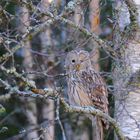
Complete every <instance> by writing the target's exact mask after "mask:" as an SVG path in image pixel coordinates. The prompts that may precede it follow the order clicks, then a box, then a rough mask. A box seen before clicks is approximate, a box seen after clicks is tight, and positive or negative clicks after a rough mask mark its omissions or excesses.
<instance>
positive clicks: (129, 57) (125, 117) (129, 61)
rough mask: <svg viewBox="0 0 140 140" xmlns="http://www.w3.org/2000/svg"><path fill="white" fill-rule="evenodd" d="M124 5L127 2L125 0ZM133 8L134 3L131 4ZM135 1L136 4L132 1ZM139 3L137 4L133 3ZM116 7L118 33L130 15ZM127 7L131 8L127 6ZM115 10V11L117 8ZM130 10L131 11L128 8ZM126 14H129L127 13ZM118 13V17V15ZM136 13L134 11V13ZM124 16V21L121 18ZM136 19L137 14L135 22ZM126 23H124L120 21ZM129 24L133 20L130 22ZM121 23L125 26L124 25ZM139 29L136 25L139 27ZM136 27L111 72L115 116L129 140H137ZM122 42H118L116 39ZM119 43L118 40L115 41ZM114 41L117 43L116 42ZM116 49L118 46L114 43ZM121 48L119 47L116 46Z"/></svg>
mask: <svg viewBox="0 0 140 140" xmlns="http://www.w3.org/2000/svg"><path fill="white" fill-rule="evenodd" d="M127 2H128V1H127ZM131 2H132V3H131V4H133V5H135V3H134V2H133V1H131ZM135 2H136V1H135ZM137 2H139V1H137ZM117 4H119V5H118V7H119V9H120V10H121V12H119V13H118V15H119V23H118V25H119V28H120V31H124V28H125V27H126V25H129V23H130V19H131V13H130V11H129V10H128V5H127V6H126V4H124V3H123V4H122V3H120V1H119V3H117ZM131 4H130V6H133V5H131ZM118 7H117V8H118ZM129 8H130V7H129ZM138 8H139V7H138ZM131 10H132V8H131ZM138 10H139V9H138ZM128 11H129V12H128ZM120 14H121V15H120ZM135 14H136V12H135ZM124 17H125V19H124ZM138 20H139V14H138V17H137V21H136V22H138ZM122 21H126V22H124V23H123V22H122ZM131 23H132V24H133V21H132V20H131ZM124 24H125V25H124ZM139 27H140V26H139ZM139 27H138V26H137V27H136V28H135V31H133V34H132V36H131V37H129V39H128V40H127V43H125V46H126V47H125V50H123V49H122V48H120V49H121V50H122V52H123V53H122V54H121V57H122V58H121V59H122V60H123V65H122V64H121V65H120V66H119V65H118V67H116V70H115V73H114V86H115V91H116V93H115V94H116V96H115V98H116V99H115V117H116V120H117V122H118V123H119V125H120V128H121V130H122V132H123V134H124V135H125V136H126V137H127V138H128V139H131V140H140V133H139V131H140V128H139V123H140V94H139V93H140V90H139V88H140V86H139V84H140V81H139V80H138V75H139V70H140V57H139V56H140V45H139V42H138V40H140V29H139ZM120 41H121V42H122V40H121V39H120ZM118 42H119V41H118ZM118 42H117V43H118ZM117 46H119V45H118V44H117ZM119 47H122V46H119ZM116 139H118V138H117V137H116Z"/></svg>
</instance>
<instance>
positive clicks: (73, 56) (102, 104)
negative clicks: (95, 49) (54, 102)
mask: <svg viewBox="0 0 140 140" xmlns="http://www.w3.org/2000/svg"><path fill="white" fill-rule="evenodd" d="M65 67H66V72H67V74H68V78H67V84H68V97H69V102H70V104H72V105H78V106H95V107H96V108H98V109H100V110H102V111H103V112H104V113H108V99H107V96H108V95H107V88H106V85H105V83H104V81H103V79H102V77H101V76H100V74H99V73H97V72H96V71H95V70H94V69H93V68H92V65H91V60H90V57H89V53H88V52H87V51H84V50H80V51H77V50H74V51H71V52H69V53H68V54H67V57H66V61H65Z"/></svg>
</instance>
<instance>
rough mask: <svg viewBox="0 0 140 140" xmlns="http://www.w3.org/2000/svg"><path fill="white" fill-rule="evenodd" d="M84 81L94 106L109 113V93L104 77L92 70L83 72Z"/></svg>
mask: <svg viewBox="0 0 140 140" xmlns="http://www.w3.org/2000/svg"><path fill="white" fill-rule="evenodd" d="M82 80H83V81H85V82H84V85H83V86H86V87H85V88H86V90H87V91H86V92H87V93H88V96H89V98H90V99H91V100H92V102H93V105H94V106H96V107H97V108H99V109H101V110H102V111H104V112H105V113H108V92H107V88H106V85H105V82H104V81H103V79H102V77H101V76H100V75H99V74H98V73H97V72H95V71H94V70H92V69H91V70H89V71H83V72H82Z"/></svg>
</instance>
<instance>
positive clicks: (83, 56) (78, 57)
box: [65, 50, 91, 72]
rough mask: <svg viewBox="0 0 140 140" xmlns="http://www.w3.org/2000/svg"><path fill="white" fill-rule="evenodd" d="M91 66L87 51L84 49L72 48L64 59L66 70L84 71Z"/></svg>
mask: <svg viewBox="0 0 140 140" xmlns="http://www.w3.org/2000/svg"><path fill="white" fill-rule="evenodd" d="M89 67H91V61H90V57H89V53H88V52H87V51H84V50H80V51H79V50H73V51H71V52H69V53H68V54H67V56H66V60H65V68H66V71H69V72H72V71H84V70H87V69H89Z"/></svg>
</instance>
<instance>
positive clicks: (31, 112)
mask: <svg viewBox="0 0 140 140" xmlns="http://www.w3.org/2000/svg"><path fill="white" fill-rule="evenodd" d="M19 11H20V13H19V14H21V16H20V25H19V26H20V28H19V29H20V31H21V33H23V34H25V33H27V32H28V29H27V28H28V27H29V26H30V22H29V12H28V9H27V8H26V7H25V6H23V7H21V8H20V10H19ZM30 50H31V45H30V41H29V40H27V41H26V42H24V47H23V53H24V60H23V64H24V67H25V70H26V71H27V72H29V71H31V69H32V64H33V60H32V55H31V51H30ZM28 78H29V79H32V78H33V77H32V76H31V75H28ZM22 102H23V104H24V108H25V113H26V117H27V120H28V126H27V128H26V129H27V130H31V129H32V128H34V127H35V126H37V109H36V103H35V100H33V99H32V102H31V101H30V98H28V99H25V98H24V99H23V98H22ZM37 137H38V133H37V131H36V130H34V131H32V132H31V133H27V135H26V136H25V139H26V140H31V139H33V138H37Z"/></svg>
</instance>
